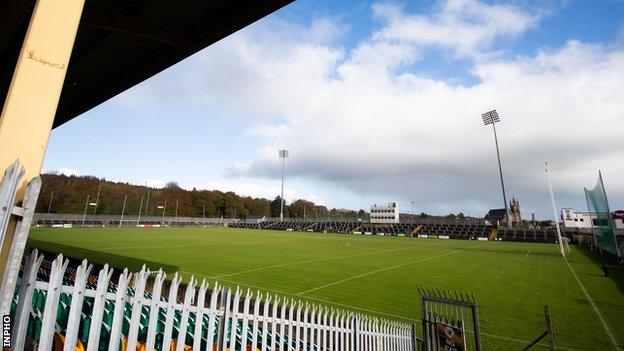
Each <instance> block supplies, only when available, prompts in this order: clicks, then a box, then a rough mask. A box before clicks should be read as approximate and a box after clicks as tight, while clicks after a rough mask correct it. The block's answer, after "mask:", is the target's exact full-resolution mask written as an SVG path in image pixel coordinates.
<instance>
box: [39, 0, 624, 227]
mask: <svg viewBox="0 0 624 351" xmlns="http://www.w3.org/2000/svg"><path fill="white" fill-rule="evenodd" d="M492 109H496V110H497V111H498V112H499V115H500V118H501V122H500V123H499V124H497V133H498V140H499V145H500V152H501V159H502V167H503V172H504V177H505V185H506V189H507V196H508V200H511V198H512V197H515V198H517V199H518V200H519V201H520V205H521V208H522V212H523V216H524V217H525V218H530V216H531V213H535V214H536V216H537V217H538V218H552V207H551V206H550V198H549V195H548V187H547V180H546V176H545V172H544V162H545V161H548V162H549V164H550V166H551V169H552V172H551V176H552V181H553V184H554V188H555V194H556V198H557V205H558V207H560V208H561V207H563V208H573V209H576V210H584V209H586V208H587V205H586V202H585V197H584V192H583V188H584V187H587V188H593V187H594V185H595V184H596V181H597V177H598V170H601V171H602V174H603V178H604V181H605V187H606V190H607V193H608V197H609V201H610V204H611V208H612V209H620V208H624V182H623V181H622V180H623V178H624V162H623V161H624V1H622V0H512V1H482V0H439V1H433V0H432V1H351V0H349V1H347V0H342V1H331V0H297V1H295V2H294V3H292V4H290V5H288V6H286V7H285V8H283V9H281V10H279V11H277V12H275V13H273V14H272V15H270V16H267V17H265V18H264V19H262V20H260V21H258V22H256V23H254V24H252V25H250V26H248V27H246V28H244V29H242V30H240V31H239V32H237V33H234V34H233V35H231V36H229V37H227V38H225V39H223V40H221V41H220V42H218V43H215V44H214V45H212V46H210V47H208V48H206V49H204V50H202V51H200V52H198V53H197V54H195V55H193V56H191V57H190V58H188V59H186V60H184V61H182V62H180V63H178V64H177V65H175V66H173V67H171V68H169V69H167V70H165V71H163V72H162V73H160V74H158V75H156V76H154V77H152V78H150V79H148V80H146V81H145V82H143V83H141V84H139V85H137V86H135V87H133V88H131V89H129V90H128V91H126V92H124V93H122V94H120V95H118V96H116V97H114V98H113V99H111V100H109V101H108V102H105V103H104V104H102V105H100V106H98V107H96V108H94V109H92V110H90V111H88V112H86V113H84V114H83V115H81V116H79V117H78V118H76V119H74V120H72V121H70V122H68V123H66V124H64V125H62V126H60V127H58V128H56V129H54V130H53V132H52V135H51V138H50V143H49V146H48V150H47V154H46V159H45V163H44V171H57V172H59V173H64V174H79V175H94V176H98V177H103V178H106V179H107V180H114V181H127V182H130V183H134V184H148V185H152V186H163V185H164V184H165V183H166V182H168V181H176V182H178V184H180V186H182V187H184V188H187V189H192V188H197V189H210V190H213V189H216V190H222V191H235V192H236V193H238V194H241V195H251V196H256V197H266V198H271V199H272V198H274V197H275V196H277V195H279V191H280V176H281V168H280V167H281V162H280V160H279V158H278V150H279V149H288V150H290V157H289V158H288V159H287V160H286V185H285V196H284V197H285V199H286V200H287V201H293V200H295V199H299V198H305V199H308V200H311V201H315V202H317V203H320V204H324V205H326V206H329V207H331V208H334V207H335V208H350V209H359V208H365V209H368V208H369V207H370V205H372V204H383V203H387V202H397V203H398V204H399V208H400V210H401V212H411V211H412V208H413V210H414V211H415V212H417V213H420V212H426V213H432V214H447V213H451V212H452V213H458V212H463V213H465V214H468V215H472V216H483V215H484V214H485V213H486V212H487V210H488V209H490V208H500V207H502V205H503V202H502V194H501V187H500V180H499V175H498V165H497V160H496V149H495V144H494V137H493V133H492V128H491V126H484V125H483V123H482V120H481V113H483V112H485V111H489V110H492ZM412 202H413V205H412Z"/></svg>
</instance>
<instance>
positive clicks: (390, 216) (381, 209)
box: [370, 202, 399, 223]
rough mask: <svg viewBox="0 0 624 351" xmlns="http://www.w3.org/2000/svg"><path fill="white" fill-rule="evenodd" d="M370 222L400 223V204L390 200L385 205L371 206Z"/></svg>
mask: <svg viewBox="0 0 624 351" xmlns="http://www.w3.org/2000/svg"><path fill="white" fill-rule="evenodd" d="M370 222H371V223H399V206H397V204H396V202H390V203H388V204H387V205H385V206H377V205H373V206H371V208H370Z"/></svg>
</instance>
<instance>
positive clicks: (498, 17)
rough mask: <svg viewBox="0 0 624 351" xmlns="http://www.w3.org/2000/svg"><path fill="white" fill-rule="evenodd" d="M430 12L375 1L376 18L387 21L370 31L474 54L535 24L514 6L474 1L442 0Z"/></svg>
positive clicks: (533, 18) (379, 36) (380, 37)
mask: <svg viewBox="0 0 624 351" xmlns="http://www.w3.org/2000/svg"><path fill="white" fill-rule="evenodd" d="M437 7H438V8H437V11H435V12H434V13H432V14H430V15H427V16H425V15H410V14H406V13H404V12H403V11H402V9H401V8H400V7H398V6H397V5H392V4H375V5H374V6H373V10H374V14H375V16H376V17H378V18H381V19H382V20H384V21H385V22H386V23H387V24H386V26H385V27H384V28H382V29H381V30H379V31H378V32H376V33H375V34H374V38H375V39H378V40H399V41H406V42H410V43H413V44H416V45H419V46H434V47H441V48H444V49H449V50H452V52H453V53H454V54H455V55H458V56H475V55H477V54H479V53H480V52H481V51H482V50H484V49H488V48H489V46H490V45H491V44H492V42H493V41H494V40H495V39H496V38H498V37H514V36H518V35H520V34H522V33H524V32H525V31H526V30H528V29H529V28H531V27H532V26H534V25H535V23H536V21H537V16H535V15H532V14H530V13H528V12H527V11H524V10H522V9H520V8H518V7H515V6H512V5H502V4H487V3H484V2H481V1H478V0H445V1H440V2H439V3H438V4H437Z"/></svg>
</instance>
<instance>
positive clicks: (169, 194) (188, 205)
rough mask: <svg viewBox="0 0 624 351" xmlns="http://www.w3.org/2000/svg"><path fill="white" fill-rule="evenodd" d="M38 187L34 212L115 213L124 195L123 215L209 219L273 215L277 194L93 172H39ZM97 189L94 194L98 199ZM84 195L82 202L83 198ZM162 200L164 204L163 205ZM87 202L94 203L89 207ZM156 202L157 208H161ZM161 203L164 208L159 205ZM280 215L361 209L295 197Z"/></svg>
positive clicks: (331, 214)
mask: <svg viewBox="0 0 624 351" xmlns="http://www.w3.org/2000/svg"><path fill="white" fill-rule="evenodd" d="M41 178H42V186H41V192H40V194H39V200H38V202H37V208H36V211H37V212H39V213H48V212H50V213H72V214H82V213H83V212H84V211H85V208H87V213H88V214H93V213H96V214H106V215H118V214H120V213H121V211H122V208H123V205H124V198H125V199H126V205H125V210H124V213H125V214H126V215H137V214H138V213H139V210H141V215H143V216H161V215H162V214H163V210H164V211H165V216H175V215H176V210H177V216H178V217H210V218H221V217H223V218H241V219H245V218H250V217H279V215H280V197H279V196H277V197H275V198H274V199H273V200H269V199H265V198H254V197H250V196H240V195H237V194H235V193H234V192H231V191H228V192H223V191H219V190H197V189H195V188H193V189H192V190H186V189H183V188H181V187H180V186H178V184H177V183H176V182H169V183H167V184H166V185H165V186H164V187H162V188H157V187H148V186H141V185H134V184H129V183H123V182H111V181H107V180H106V179H103V178H97V177H93V176H73V175H71V176H67V175H62V174H54V173H48V174H42V175H41ZM98 193H99V198H98ZM87 199H88V201H87ZM165 202H166V206H165ZM89 203H93V204H96V203H97V206H89ZM161 206H162V207H161ZM163 207H164V208H163ZM284 216H285V217H296V218H304V217H306V218H325V217H333V218H336V217H349V218H355V217H358V216H359V218H363V217H364V216H366V212H365V211H364V210H363V209H362V210H359V211H352V210H344V209H335V208H333V209H328V208H327V207H325V206H322V205H317V204H315V203H314V202H312V201H308V200H304V199H298V200H295V201H292V202H290V203H288V202H285V206H284Z"/></svg>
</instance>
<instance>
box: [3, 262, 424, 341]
mask: <svg viewBox="0 0 624 351" xmlns="http://www.w3.org/2000/svg"><path fill="white" fill-rule="evenodd" d="M42 261H43V256H42V255H40V254H39V253H38V252H37V251H36V250H34V251H33V252H32V253H31V254H30V255H28V256H27V257H26V259H25V263H24V266H23V270H22V279H21V280H20V284H19V293H18V295H17V308H16V309H15V318H14V323H13V338H12V344H13V345H12V346H13V348H14V349H15V350H23V349H24V347H25V345H26V341H27V338H30V339H31V341H30V343H31V344H32V342H33V341H34V344H35V345H37V346H36V347H37V348H38V350H40V351H49V350H51V349H52V347H53V344H54V343H55V342H57V341H55V340H56V339H58V335H59V334H57V337H56V338H55V333H60V334H64V337H65V340H64V344H63V345H64V346H63V350H65V351H70V350H72V351H73V350H76V345H77V342H78V343H79V344H81V345H83V346H85V349H86V350H87V351H95V350H98V348H99V349H102V346H101V345H102V344H101V342H102V340H103V339H104V338H108V339H107V342H108V347H107V349H108V350H109V351H119V350H120V349H121V350H133V351H134V350H162V351H165V350H171V351H185V350H187V351H188V349H189V348H192V350H196V351H197V350H210V351H213V350H216V351H226V350H232V351H233V350H242V351H247V350H251V351H257V350H260V351H273V350H284V351H300V350H301V351H333V350H339V351H347V350H358V351H378V350H379V351H381V350H392V351H412V350H414V348H415V345H414V334H413V333H414V327H413V325H410V324H404V323H398V322H394V321H389V320H385V319H379V318H375V317H370V316H364V315H361V314H356V313H348V312H345V311H342V310H335V309H328V308H326V307H321V306H318V305H315V304H310V303H307V302H306V303H303V302H301V301H295V300H292V299H291V300H288V299H286V298H280V297H277V296H275V295H263V294H261V293H260V292H255V293H252V292H251V291H250V290H247V291H246V292H244V291H242V290H241V289H240V288H237V289H236V291H231V290H230V289H229V288H228V287H225V286H221V285H218V284H215V285H214V286H212V289H210V287H209V285H208V283H207V282H206V281H205V280H203V281H201V283H200V282H198V281H197V280H196V279H194V278H193V277H192V278H191V279H190V281H189V283H188V284H187V285H186V290H184V298H183V300H182V301H178V293H179V290H180V293H181V292H182V291H181V290H182V289H181V288H180V287H181V285H180V284H181V278H180V276H179V275H178V274H177V273H176V274H175V275H174V277H173V279H172V280H171V281H170V282H168V284H165V285H169V291H168V294H165V292H164V291H163V290H164V287H165V286H164V284H163V283H164V282H165V278H166V274H165V273H163V272H162V270H160V271H158V272H150V271H148V270H147V269H146V268H145V267H143V269H142V270H141V271H140V272H138V273H135V274H132V273H129V272H128V271H127V270H124V271H123V272H122V273H121V274H120V275H119V277H118V278H117V282H116V289H115V284H112V283H111V277H112V274H113V270H112V269H110V268H109V267H108V265H105V266H104V267H103V269H101V270H100V272H99V273H98V275H97V282H95V279H93V276H91V278H90V274H91V270H92V266H91V265H90V264H88V263H87V261H86V260H85V261H83V262H82V264H81V265H80V266H78V267H77V268H76V269H75V272H74V271H73V270H68V268H67V267H68V260H67V259H65V258H64V257H63V256H62V255H59V256H58V257H57V258H56V259H55V260H54V261H53V262H52V263H51V267H50V270H49V279H46V277H43V278H40V279H38V278H37V277H38V276H39V277H41V276H42V272H44V271H46V270H44V269H40V266H41V264H42ZM44 275H45V274H44ZM69 278H72V279H69ZM46 280H47V281H46ZM64 281H65V283H63V282H64ZM148 283H150V284H151V285H152V288H151V292H148V291H147V290H148V289H147V287H148V286H149V285H150V284H148ZM37 292H39V293H41V292H44V293H45V294H46V296H45V306H44V307H43V309H42V310H41V309H40V308H36V307H34V304H35V303H34V302H33V294H35V293H37ZM61 294H67V295H64V297H65V301H67V299H70V301H71V302H70V303H69V304H67V303H66V304H65V305H66V306H65V307H63V304H61V303H60V299H61ZM180 295H181V294H180ZM69 296H71V298H69ZM165 296H166V298H165ZM85 299H88V300H89V302H88V303H89V308H90V309H89V308H88V310H89V311H91V312H90V313H89V317H90V320H91V322H90V326H89V328H88V333H87V332H86V327H85V325H86V323H84V320H83V322H82V323H81V318H82V319H84V318H85V315H84V313H83V311H84V308H85V306H84V305H83V304H85V303H87V302H86V301H85ZM40 305H41V303H40ZM106 305H108V311H106V310H105V307H106ZM113 305H114V308H112V309H111V307H112V306H113ZM59 308H64V310H62V311H61V312H63V313H66V315H65V319H64V320H66V326H63V325H59V324H58V323H57V319H58V316H59ZM111 312H112V320H110V318H109V321H108V324H107V322H105V321H103V316H104V314H105V313H108V316H109V317H110V313H111ZM63 313H60V314H61V315H62V314H63ZM36 318H40V319H41V327H40V336H39V338H38V340H32V338H33V336H32V335H28V330H29V329H30V330H31V331H32V327H31V328H28V324H29V323H31V324H32V323H33V319H36ZM29 319H30V322H29ZM124 319H125V320H124ZM123 325H125V326H126V328H125V329H126V330H125V331H124V330H123V328H122V326H123ZM128 326H129V327H128ZM104 330H105V331H106V332H105V333H103V331H104ZM79 333H80V335H83V338H82V339H80V338H79V337H78V335H79ZM104 334H106V336H104ZM159 334H160V335H159ZM84 335H88V337H84ZM101 337H102V339H100V338H101ZM174 338H177V340H175V339H174ZM157 340H159V341H160V342H157ZM187 341H188V343H187ZM104 344H106V341H104ZM56 346H58V345H56ZM143 347H144V348H143Z"/></svg>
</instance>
